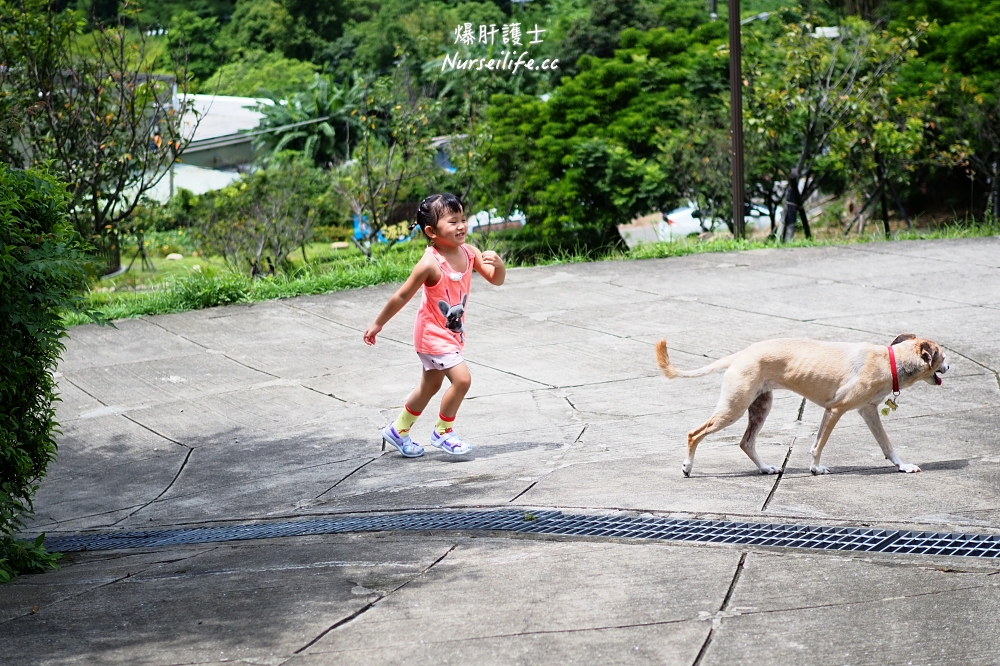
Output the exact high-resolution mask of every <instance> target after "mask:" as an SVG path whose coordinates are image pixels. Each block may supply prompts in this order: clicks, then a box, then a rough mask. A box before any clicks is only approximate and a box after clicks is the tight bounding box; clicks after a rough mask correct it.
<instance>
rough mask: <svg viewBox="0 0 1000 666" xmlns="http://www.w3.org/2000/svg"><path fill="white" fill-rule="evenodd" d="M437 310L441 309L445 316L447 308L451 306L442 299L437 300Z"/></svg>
mask: <svg viewBox="0 0 1000 666" xmlns="http://www.w3.org/2000/svg"><path fill="white" fill-rule="evenodd" d="M438 310H440V311H441V314H443V315H444V316H445V317H447V316H448V310H451V306H450V305H448V304H447V303H445V302H444V301H438Z"/></svg>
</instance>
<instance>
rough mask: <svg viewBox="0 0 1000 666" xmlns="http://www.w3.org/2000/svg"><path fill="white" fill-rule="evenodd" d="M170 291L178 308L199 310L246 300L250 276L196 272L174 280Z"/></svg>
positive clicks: (248, 295) (248, 294) (248, 292)
mask: <svg viewBox="0 0 1000 666" xmlns="http://www.w3.org/2000/svg"><path fill="white" fill-rule="evenodd" d="M171 291H172V292H173V296H174V299H175V302H176V307H177V308H178V309H179V310H181V311H184V310H200V309H202V308H212V307H215V306H216V305H229V304H230V303H242V302H244V301H246V300H248V299H249V297H250V278H248V277H246V276H245V275H243V274H241V273H224V274H222V275H219V276H212V275H203V274H202V273H197V272H196V273H193V274H192V275H191V276H190V277H186V278H182V279H180V280H177V281H176V282H174V283H173V285H172V286H171Z"/></svg>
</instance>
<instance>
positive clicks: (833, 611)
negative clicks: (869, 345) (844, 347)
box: [0, 238, 1000, 665]
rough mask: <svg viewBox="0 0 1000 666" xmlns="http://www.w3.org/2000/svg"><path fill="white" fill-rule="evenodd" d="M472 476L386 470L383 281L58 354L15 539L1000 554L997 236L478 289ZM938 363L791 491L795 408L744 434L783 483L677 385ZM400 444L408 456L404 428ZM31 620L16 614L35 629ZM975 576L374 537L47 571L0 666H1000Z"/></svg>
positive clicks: (147, 324)
mask: <svg viewBox="0 0 1000 666" xmlns="http://www.w3.org/2000/svg"><path fill="white" fill-rule="evenodd" d="M475 280H476V283H475V287H474V290H473V293H472V296H471V299H470V305H469V309H468V315H467V322H466V326H467V330H468V343H467V347H466V358H467V360H468V361H469V365H470V367H471V368H472V372H473V387H472V391H471V393H470V397H469V398H468V399H467V402H466V403H465V404H464V405H463V408H462V410H461V412H460V414H459V422H458V426H457V427H458V429H459V431H460V432H461V433H462V435H463V437H465V438H466V439H467V440H468V441H470V442H471V443H472V444H473V445H474V446H475V447H476V450H475V453H474V454H473V455H472V456H470V457H469V458H468V459H456V458H450V457H447V456H446V455H445V454H443V453H440V452H438V451H436V450H434V449H429V452H428V455H426V456H425V457H423V458H420V459H413V460H407V459H403V458H401V457H399V456H398V455H397V454H395V453H394V452H387V453H382V452H381V451H380V450H379V435H378V431H379V429H380V428H381V427H382V426H384V425H385V423H386V422H388V421H389V420H390V419H391V418H392V417H394V415H395V413H396V412H397V411H398V410H399V408H400V407H401V405H402V401H403V399H404V398H405V397H406V394H407V393H408V391H409V390H410V389H411V388H412V386H413V385H414V384H415V382H416V381H417V378H418V375H419V372H420V370H419V367H420V366H419V363H418V361H417V360H416V358H415V356H414V354H413V350H412V346H411V343H410V331H411V327H412V321H413V310H414V304H412V303H411V305H410V306H408V307H407V309H405V310H404V311H403V312H402V313H401V314H400V315H398V316H397V317H396V318H395V319H394V320H393V321H392V322H390V324H389V325H388V326H387V327H386V329H385V331H384V332H383V333H382V335H381V336H380V339H379V343H378V344H377V345H376V346H375V347H374V348H367V347H365V345H364V344H363V343H362V342H361V331H362V330H363V329H364V328H365V326H367V324H368V323H370V321H371V320H372V319H373V318H374V316H375V314H376V313H377V312H378V309H379V308H380V307H381V305H382V304H383V303H384V301H385V299H386V298H387V297H388V295H389V294H391V293H392V291H393V287H392V286H384V287H378V288H372V289H363V290H358V291H352V292H341V293H337V294H331V295H325V296H316V297H307V298H298V299H289V300H284V301H274V302H268V303H259V304H254V305H241V306H232V307H225V308H215V309H211V310H204V311H199V312H191V313H184V314H178V315H168V316H161V317H152V318H148V319H142V320H133V321H123V322H118V324H117V326H118V328H117V329H110V328H98V327H93V326H87V327H79V328H76V329H73V331H72V332H71V336H70V339H69V341H68V344H67V351H66V354H65V358H64V361H63V363H62V364H61V366H60V369H59V370H60V377H59V386H60V390H61V392H62V398H63V402H62V403H60V405H59V407H58V415H59V420H60V423H61V425H62V431H63V435H62V436H61V437H60V439H59V442H60V451H59V459H58V461H57V462H56V463H55V464H54V465H53V466H52V467H51V468H50V473H49V476H48V477H47V478H46V479H45V481H44V482H43V484H42V487H41V490H40V492H39V494H38V497H37V501H36V508H37V515H36V518H35V520H34V522H33V523H32V525H31V527H30V529H31V531H32V532H35V533H37V532H40V531H45V532H47V533H48V534H49V535H57V534H60V533H73V532H79V531H90V530H94V531H107V530H128V531H136V530H142V529H148V528H152V527H156V528H164V527H170V526H192V525H214V524H227V523H243V522H251V521H272V520H277V519H282V520H288V519H290V518H297V517H317V516H330V515H341V514H343V515H359V514H365V513H370V512H393V511H402V510H410V509H426V508H468V507H505V508H510V507H523V508H527V509H533V508H557V509H562V510H564V511H574V512H596V513H609V514H619V513H623V512H624V513H628V514H632V515H657V516H673V517H683V518H710V519H727V520H751V521H756V522H796V523H802V522H808V523H810V524H829V525H851V526H860V525H871V526H879V527H887V528H892V529H900V528H903V529H919V530H932V531H960V532H981V533H1000V409H998V405H1000V380H998V376H997V371H998V369H1000V338H998V335H997V330H998V329H1000V326H998V324H1000V239H998V238H986V239H976V240H953V241H921V242H894V243H877V244H869V245H854V246H843V247H831V248H812V249H796V250H761V251H752V252H743V253H731V254H708V255H698V256H689V257H684V258H678V259H666V260H649V261H628V262H624V261H621V262H602V263H592V264H572V265H564V266H550V267H541V268H531V269H517V270H512V271H510V273H509V276H508V281H507V284H505V285H504V286H503V287H500V288H492V287H490V286H489V285H488V284H486V283H485V282H484V281H483V280H481V279H479V278H478V277H477V278H476V279H475ZM902 332H913V333H916V334H918V335H921V336H924V337H929V338H931V339H933V340H935V341H937V342H938V343H940V344H942V345H943V346H944V347H945V348H946V349H947V351H948V355H949V362H950V364H951V370H950V371H949V372H948V374H947V375H945V377H944V385H943V386H942V387H940V388H935V387H931V386H929V385H921V386H915V387H913V388H911V389H909V390H908V391H905V392H904V393H903V396H902V399H901V401H900V408H899V410H898V411H897V412H895V413H894V414H892V415H891V416H889V417H888V418H886V419H885V425H886V430H887V431H888V433H889V436H890V438H891V439H892V440H893V442H894V443H895V445H896V448H897V450H898V451H899V453H900V455H901V457H902V458H903V459H904V460H905V461H907V462H914V463H917V464H919V465H920V466H921V467H922V468H923V470H924V472H923V473H921V474H915V475H903V474H899V473H897V472H896V471H895V469H894V468H893V467H892V466H891V465H889V464H888V462H886V461H884V460H883V459H882V455H881V453H880V451H879V449H878V446H877V444H876V443H875V441H874V439H873V438H872V437H871V435H870V434H869V432H868V430H867V428H866V427H865V425H864V424H863V422H862V421H861V419H860V418H859V417H858V416H857V415H856V414H850V415H848V416H846V417H845V418H844V419H843V420H842V421H841V423H840V424H839V425H838V427H837V429H836V430H835V431H834V433H833V436H832V438H831V440H830V443H829V444H828V446H827V448H826V450H825V452H824V464H826V465H827V466H829V467H830V468H831V469H832V470H833V472H834V473H833V474H831V475H829V476H824V477H813V476H811V475H810V474H809V472H808V467H809V458H808V449H809V446H810V444H811V438H812V436H813V435H814V434H815V430H816V426H817V424H818V419H819V416H820V409H819V408H818V407H816V406H814V405H806V407H805V409H804V410H803V414H802V419H801V420H797V416H798V412H799V407H800V400H799V398H798V397H797V396H794V395H791V394H788V393H778V394H776V400H775V405H774V408H773V410H772V412H771V415H770V417H769V419H768V421H767V423H766V424H765V426H764V428H763V431H762V433H761V435H760V437H759V438H758V451H759V452H760V453H761V456H762V457H763V458H764V459H765V461H767V462H769V463H771V464H775V465H781V464H782V463H783V461H786V460H787V463H786V467H785V472H784V474H782V475H781V476H780V477H774V476H771V477H765V476H761V475H759V474H757V473H756V470H755V468H754V467H753V465H752V463H751V462H750V461H749V460H748V459H747V458H746V456H745V455H744V454H743V453H742V452H741V451H740V450H739V448H738V447H737V446H736V444H737V443H738V441H739V439H740V436H741V435H742V432H743V428H744V425H743V424H742V423H741V424H738V425H736V426H733V427H732V428H730V429H727V430H725V431H722V432H720V433H718V434H717V435H715V436H712V437H710V438H709V439H708V440H706V441H705V442H704V443H703V444H702V445H701V446H700V447H699V450H698V457H697V459H696V462H695V468H694V473H693V475H692V477H691V478H684V477H683V476H682V475H681V473H680V463H681V460H682V459H683V452H684V436H685V433H686V432H687V431H688V430H689V429H690V428H692V427H693V426H695V425H698V424H700V423H701V422H703V421H704V419H705V418H706V417H707V416H708V414H709V413H710V412H711V410H712V407H713V406H714V404H715V401H716V399H717V397H718V390H719V380H720V378H719V376H717V375H716V376H709V377H705V378H701V379H689V380H677V381H674V382H668V381H667V380H666V379H665V378H663V377H662V376H661V375H660V374H659V371H658V370H657V368H656V366H655V363H654V360H653V353H652V344H653V342H655V341H656V340H658V339H659V338H661V337H666V338H667V339H668V340H669V342H670V349H671V358H672V359H673V361H674V362H675V364H676V365H677V366H678V367H682V368H689V367H696V366H699V365H702V364H704V362H705V360H706V358H718V357H720V356H723V355H726V354H729V353H731V352H733V351H737V350H739V349H741V348H743V347H745V346H746V345H748V344H750V343H751V342H754V341H757V340H761V339H765V338H769V337H778V336H807V337H811V338H816V339H822V340H840V341H866V342H873V343H883V344H887V343H888V342H889V341H891V340H892V338H893V337H895V335H897V334H898V333H902ZM436 406H437V403H436V402H434V403H432V405H431V407H430V408H429V409H428V416H425V417H424V418H423V419H422V420H421V421H419V422H418V424H417V426H416V427H415V430H414V433H415V435H416V436H415V438H416V439H417V441H424V440H426V439H427V434H428V433H429V431H430V428H431V427H432V425H433V421H434V419H433V418H430V413H432V412H433V410H434V409H436ZM36 606H37V611H34V612H32V610H33V608H34V607H36ZM998 617H1000V562H996V561H991V560H977V559H974V558H946V557H929V556H889V555H871V554H869V555H861V554H856V553H833V554H831V553H818V552H812V551H801V550H787V549H785V550H779V549H768V548H755V547H736V546H705V545H690V544H673V543H645V542H635V541H624V540H616V539H580V538H570V537H529V536H524V535H521V536H517V535H510V536H500V535H495V534H490V535H482V534H474V533H465V534H463V533H417V534H414V533H375V534H349V535H344V534H341V535H328V536H315V537H297V538H286V539H271V540H264V541H253V542H246V541H234V542H227V543H224V544H205V545H194V546H179V547H163V548H156V549H148V548H147V549H132V550H119V551H106V552H90V553H79V554H72V555H69V556H67V557H66V559H65V560H64V561H63V564H62V567H61V569H60V570H59V571H57V572H53V573H48V574H44V575H37V576H25V577H22V578H20V579H18V580H17V581H16V582H15V583H13V584H9V585H4V586H0V635H2V636H3V639H2V641H0V663H11V664H29V663H30V664H34V663H38V664H43V663H44V664H63V663H80V664H89V663H122V664H136V663H142V664H188V663H216V662H222V661H240V660H242V661H243V662H245V663H253V664H286V663H287V664H290V665H298V664H372V663H388V664H391V663H400V664H404V663H405V664H412V663H418V664H419V663H463V664H464V663H469V662H472V661H477V662H481V663H484V664H493V663H496V664H507V663H525V664H540V663H545V664H548V663H571V662H575V663H600V662H609V663H627V664H631V663H635V664H649V663H669V664H675V663H676V664H704V665H708V664H730V663H732V664H737V663H755V664H756V663H817V664H827V663H829V664H835V663H836V664H845V663H850V664H860V663H886V664H895V663H900V664H906V663H913V664H921V663H927V664H940V663H956V664H958V663H961V664H969V663H974V664H992V663H997V662H998V661H1000V658H998V657H997V656H996V655H997V654H998V650H997V646H998V645H1000V629H997V628H996V620H997V618H998Z"/></svg>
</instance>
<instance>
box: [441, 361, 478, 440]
mask: <svg viewBox="0 0 1000 666" xmlns="http://www.w3.org/2000/svg"><path fill="white" fill-rule="evenodd" d="M444 374H445V376H446V377H447V378H448V380H449V381H450V382H451V386H449V387H448V390H447V391H445V393H444V398H442V399H441V414H440V416H439V417H438V422H437V425H436V426H434V432H433V433H431V446H436V447H437V448H439V449H442V450H444V451H445V452H447V453H450V454H452V455H456V456H459V455H464V454H466V453H469V452H470V451H472V447H471V446H469V445H468V444H466V443H465V442H463V441H462V440H461V438H459V436H458V435H457V434H456V433H455V432H454V431H453V430H452V426H454V424H455V416H456V415H457V414H458V408H459V407H461V405H462V400H463V399H464V398H465V394H466V393H468V392H469V387H470V386H472V375H471V374H470V373H469V366H467V365H465V363H459V364H458V365H456V366H455V367H453V368H448V369H447V370H445V371H444Z"/></svg>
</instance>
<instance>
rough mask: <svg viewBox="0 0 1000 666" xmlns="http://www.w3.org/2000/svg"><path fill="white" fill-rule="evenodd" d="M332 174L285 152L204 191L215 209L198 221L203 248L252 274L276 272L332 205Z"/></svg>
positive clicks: (210, 205)
mask: <svg viewBox="0 0 1000 666" xmlns="http://www.w3.org/2000/svg"><path fill="white" fill-rule="evenodd" d="M327 182H328V181H327V178H326V176H325V174H323V173H322V172H321V171H320V170H318V169H316V168H315V167H314V166H313V164H312V162H311V161H310V160H308V159H305V158H303V157H302V156H301V155H295V154H293V153H284V154H282V155H279V156H277V158H276V159H275V160H274V162H273V163H272V164H270V165H268V166H267V168H264V169H259V170H258V171H255V172H254V173H252V174H248V175H246V176H244V177H243V178H241V179H240V180H239V181H238V182H236V183H234V184H232V185H230V186H228V187H226V188H223V189H222V190H219V191H218V192H215V193H213V194H211V195H206V196H205V197H203V199H204V200H205V204H204V205H207V206H208V207H209V212H208V214H207V215H206V216H204V217H202V218H201V221H200V222H199V224H198V227H199V228H198V236H199V239H200V243H201V245H202V248H203V249H204V250H205V251H206V253H208V254H216V255H221V256H222V257H223V258H225V259H226V261H228V262H229V264H230V265H231V266H232V267H233V268H234V269H236V270H240V271H246V272H248V273H249V274H250V276H251V277H260V276H262V275H264V274H267V273H271V274H273V273H274V271H275V269H276V268H282V267H285V262H286V260H287V258H288V256H289V255H290V254H291V253H292V252H295V251H296V250H299V249H301V250H302V252H303V256H305V244H306V243H307V242H308V241H309V239H310V238H312V231H313V227H314V226H315V225H316V222H317V219H318V218H319V217H320V214H321V212H322V210H323V209H324V208H325V207H326V206H327V205H328V202H327V201H326V199H327V198H328V195H327V193H326V190H327Z"/></svg>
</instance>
